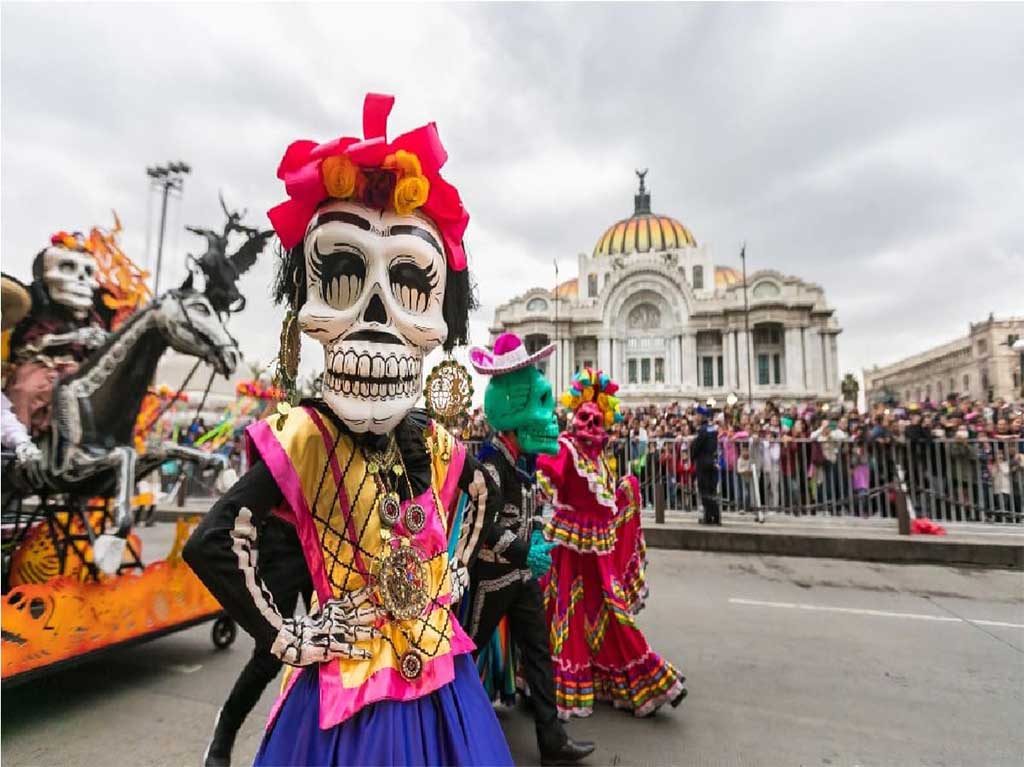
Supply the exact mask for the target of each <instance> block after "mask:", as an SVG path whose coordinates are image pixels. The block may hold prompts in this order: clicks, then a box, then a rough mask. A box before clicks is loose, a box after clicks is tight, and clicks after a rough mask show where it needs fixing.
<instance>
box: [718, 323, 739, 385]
mask: <svg viewBox="0 0 1024 767" xmlns="http://www.w3.org/2000/svg"><path fill="white" fill-rule="evenodd" d="M722 356H723V357H725V388H726V389H727V390H731V389H735V388H736V344H735V336H734V333H733V331H731V330H723V331H722ZM716 373H717V371H716ZM716 383H717V379H716Z"/></svg>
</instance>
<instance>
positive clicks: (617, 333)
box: [490, 171, 842, 404]
mask: <svg viewBox="0 0 1024 767" xmlns="http://www.w3.org/2000/svg"><path fill="white" fill-rule="evenodd" d="M647 175H648V173H647V171H637V177H638V180H639V187H638V189H637V190H636V194H635V195H634V198H633V213H632V215H631V216H629V217H628V218H624V219H622V220H620V221H617V222H615V223H613V224H611V225H610V226H609V227H608V228H607V229H606V230H605V231H604V232H602V233H600V234H599V235H598V237H597V239H596V242H595V243H594V245H593V248H592V249H591V250H590V252H589V253H580V254H579V255H578V257H577V260H578V275H579V276H578V277H576V278H573V279H569V280H565V281H562V282H560V283H559V284H558V285H557V287H554V288H553V289H552V287H540V286H538V287H534V288H530V289H529V290H527V291H526V292H525V293H523V294H521V295H519V296H516V297H515V298H513V299H512V300H510V301H508V302H507V303H504V304H502V305H501V306H499V307H498V308H497V309H496V311H495V313H494V321H493V323H492V324H491V328H490V332H491V337H492V340H493V339H494V338H495V337H497V336H498V335H499V334H501V333H506V332H512V333H517V334H518V335H520V336H521V337H523V338H525V339H526V345H527V348H528V349H529V350H530V351H531V352H532V351H534V350H536V349H539V348H541V347H543V346H544V345H546V344H549V343H554V344H556V352H555V354H554V355H553V356H552V357H551V358H550V359H549V360H547V364H546V366H545V367H544V372H545V375H546V376H547V377H548V379H549V380H550V381H551V385H552V386H553V387H554V389H555V391H560V390H561V389H562V388H564V387H565V385H567V384H568V382H569V381H570V380H571V378H572V375H573V373H574V372H575V371H576V370H579V369H582V368H585V367H596V368H598V369H601V370H604V371H606V372H608V374H609V375H610V376H612V377H613V378H614V379H615V380H617V381H619V382H620V383H621V386H622V388H621V389H620V393H621V398H622V400H623V402H625V403H627V404H629V403H633V404H640V403H645V404H646V403H670V402H674V401H684V400H694V399H696V400H700V401H704V400H706V399H708V398H715V399H717V400H719V401H724V400H725V399H726V398H728V397H729V395H730V394H732V395H735V396H738V397H739V398H741V399H746V398H747V393H748V387H749V391H750V394H752V398H753V401H754V402H755V403H763V402H765V401H766V400H769V399H770V400H773V401H775V402H778V403H793V402H798V401H806V400H809V399H813V400H824V401H828V400H836V399H838V398H839V396H840V376H839V367H838V337H839V334H840V333H841V332H842V329H841V327H840V326H839V321H838V319H837V317H836V312H835V309H833V307H832V306H830V305H829V303H828V299H827V297H826V295H825V290H824V289H823V288H822V286H820V285H815V284H813V283H810V282H806V281H804V280H802V279H800V277H798V276H793V275H787V274H783V273H781V272H778V271H774V270H771V269H762V270H758V271H755V272H752V273H751V274H748V275H747V280H746V291H744V281H743V276H742V272H741V271H740V269H738V268H734V267H731V266H723V265H721V264H720V263H716V255H717V254H716V253H715V251H714V249H713V247H712V245H711V244H709V243H706V242H702V241H700V240H699V239H698V236H697V234H696V233H695V232H694V231H693V230H692V229H690V227H689V226H687V225H686V224H685V223H683V222H681V221H679V220H678V219H677V218H674V217H672V216H670V215H662V214H660V213H655V212H653V208H652V202H651V189H650V188H648V184H647V178H646V177H647ZM652 178H653V175H652ZM670 209H671V207H670ZM745 293H746V295H745ZM748 334H749V335H748ZM748 339H749V347H748ZM748 364H750V365H752V366H753V367H752V369H750V370H748Z"/></svg>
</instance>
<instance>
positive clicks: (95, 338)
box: [78, 325, 107, 349]
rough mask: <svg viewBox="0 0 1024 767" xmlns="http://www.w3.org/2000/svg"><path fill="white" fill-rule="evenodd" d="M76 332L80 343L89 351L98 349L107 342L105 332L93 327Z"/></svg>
mask: <svg viewBox="0 0 1024 767" xmlns="http://www.w3.org/2000/svg"><path fill="white" fill-rule="evenodd" d="M78 332H79V338H80V339H81V341H82V343H83V344H85V346H87V347H89V348H90V349H98V348H99V347H101V346H103V344H104V343H105V342H106V340H107V331H105V330H103V329H102V328H98V327H96V326H94V325H89V326H87V327H84V328H81V329H80V330H79V331H78Z"/></svg>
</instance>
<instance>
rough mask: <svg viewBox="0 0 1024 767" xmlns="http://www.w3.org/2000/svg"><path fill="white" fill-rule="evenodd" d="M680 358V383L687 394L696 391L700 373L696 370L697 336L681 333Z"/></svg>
mask: <svg viewBox="0 0 1024 767" xmlns="http://www.w3.org/2000/svg"><path fill="white" fill-rule="evenodd" d="M679 341H680V343H679V346H680V349H681V356H682V360H681V362H682V376H681V377H680V381H681V383H682V385H683V389H685V390H686V391H688V392H695V391H696V390H697V382H698V381H699V380H700V378H699V376H700V371H699V370H698V368H697V336H696V334H695V333H693V332H688V333H683V334H682V335H681V336H680V337H679Z"/></svg>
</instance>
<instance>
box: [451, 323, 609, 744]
mask: <svg viewBox="0 0 1024 767" xmlns="http://www.w3.org/2000/svg"><path fill="white" fill-rule="evenodd" d="M554 350H555V347H554V345H553V344H552V345H549V346H546V347H544V348H543V349H540V350H539V351H537V352H535V353H533V354H529V353H528V352H527V350H526V347H525V345H524V344H523V342H522V340H521V339H520V338H519V336H516V335H514V334H512V333H505V334H503V335H501V336H498V338H497V339H496V340H495V342H494V349H493V351H491V350H487V349H481V348H479V347H475V348H473V349H471V350H470V361H471V362H472V364H473V367H474V368H475V369H476V371H477V372H478V373H480V374H482V375H486V376H490V377H491V380H490V381H489V382H488V384H487V389H486V391H485V392H484V414H485V415H486V416H487V421H488V423H489V424H490V425H491V427H492V428H493V429H494V431H495V434H494V435H493V436H492V437H491V438H490V439H489V440H488V441H487V442H486V443H485V444H484V445H483V447H482V448H481V450H480V453H479V454H478V455H477V458H478V459H479V461H480V463H481V464H482V465H483V467H484V468H485V469H486V470H487V471H488V473H490V475H491V477H492V478H493V479H494V481H495V482H496V483H497V484H498V487H499V489H500V492H501V497H502V511H501V514H500V516H499V518H498V524H499V525H500V526H501V527H502V528H504V530H503V532H502V533H501V536H500V537H499V538H498V540H497V542H496V543H494V544H493V545H491V546H484V547H483V548H482V549H481V551H480V555H479V557H478V558H477V561H476V564H474V566H473V570H472V572H471V573H470V592H469V595H468V602H467V605H464V607H468V611H467V613H466V618H465V619H464V620H463V625H464V626H465V628H466V630H467V631H468V632H469V635H470V636H471V637H472V638H473V641H474V642H475V643H476V646H477V647H478V648H482V655H481V657H480V658H479V662H480V664H481V665H483V664H486V663H488V662H489V660H488V658H487V655H488V651H489V650H491V648H492V647H493V645H492V641H491V640H492V637H494V633H495V629H496V628H497V627H498V624H499V622H500V621H501V619H502V618H507V626H508V631H509V633H510V634H511V640H512V645H514V647H515V650H516V652H517V653H518V655H519V657H520V659H521V660H522V668H523V675H524V676H525V678H526V683H527V685H528V687H529V690H530V702H531V703H532V705H533V713H534V721H535V723H536V729H537V745H538V747H539V749H540V755H541V763H542V764H574V763H576V762H578V761H580V760H581V759H583V758H585V757H587V756H588V755H589V754H590V753H592V752H593V750H594V744H593V743H589V742H582V741H575V740H573V739H572V738H570V737H569V736H568V734H567V733H566V731H565V728H564V727H563V725H562V723H561V721H559V719H558V710H557V708H556V706H555V685H554V681H553V678H552V673H551V648H550V646H549V645H548V625H547V619H546V617H545V613H544V598H543V595H542V594H541V591H540V586H539V585H538V583H537V578H539V577H540V576H541V575H543V574H544V573H545V572H546V571H547V570H548V568H549V567H550V566H551V555H550V553H549V552H550V550H551V548H552V547H553V546H554V544H553V543H548V542H547V541H546V540H545V539H544V537H543V535H541V532H540V527H541V523H540V515H539V510H538V509H536V508H535V504H534V495H535V494H534V482H535V479H534V461H535V459H536V457H537V455H538V454H541V453H548V454H552V455H554V454H557V452H558V422H557V420H556V419H555V398H554V395H553V393H552V391H551V384H550V383H548V381H547V379H545V378H544V376H543V374H542V373H541V372H540V370H538V368H537V365H536V363H537V362H539V361H540V360H543V359H546V358H547V357H549V356H551V354H552V352H554ZM485 676H486V677H487V680H488V682H491V681H492V679H491V678H490V675H485ZM509 677H510V675H509V674H505V678H506V679H508V678H509ZM486 686H488V688H489V692H490V693H491V694H492V697H493V696H494V695H496V694H503V695H504V696H506V697H507V696H508V695H509V694H511V695H513V696H514V694H515V689H514V686H513V687H512V689H511V690H509V689H508V688H504V689H495V687H496V686H497V685H495V684H487V685H486Z"/></svg>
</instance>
